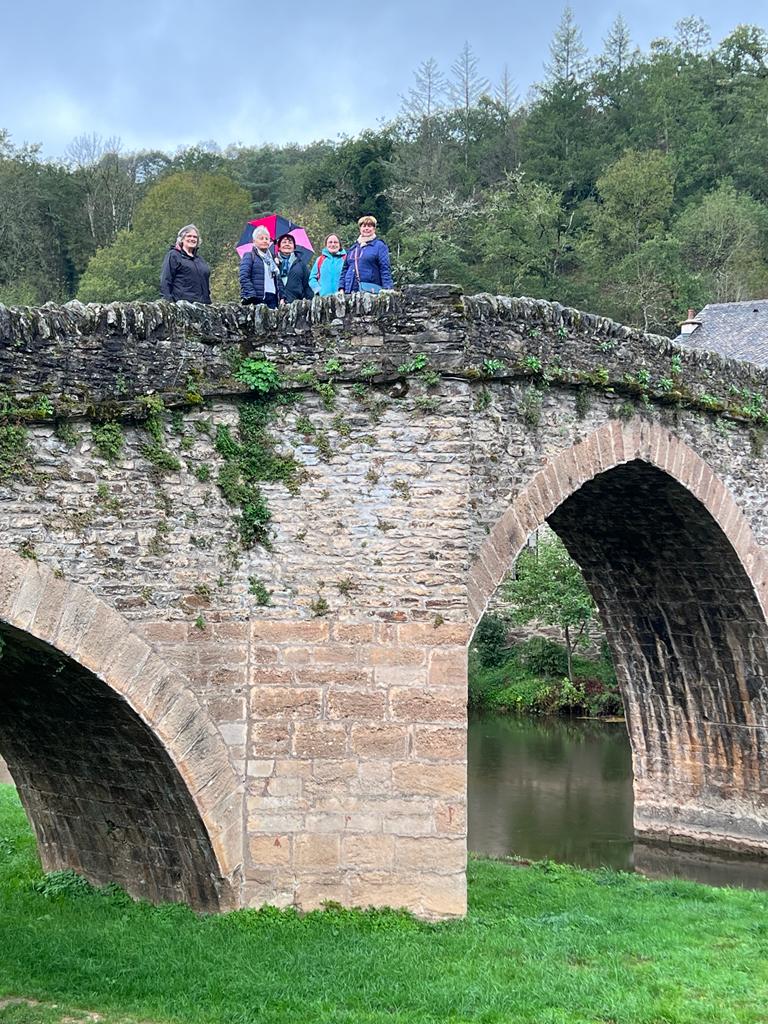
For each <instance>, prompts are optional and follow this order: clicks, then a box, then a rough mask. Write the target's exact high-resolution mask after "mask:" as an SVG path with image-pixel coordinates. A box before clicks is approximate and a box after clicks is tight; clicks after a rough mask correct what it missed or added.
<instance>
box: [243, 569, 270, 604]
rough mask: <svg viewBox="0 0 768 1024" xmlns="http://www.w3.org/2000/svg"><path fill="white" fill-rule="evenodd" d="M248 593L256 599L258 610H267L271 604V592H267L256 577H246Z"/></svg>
mask: <svg viewBox="0 0 768 1024" xmlns="http://www.w3.org/2000/svg"><path fill="white" fill-rule="evenodd" d="M248 593H249V594H252V595H253V596H254V597H255V598H256V604H257V605H259V607H260V608H268V607H269V606H270V605H271V604H272V591H271V590H267V588H266V586H265V584H264V583H263V582H262V581H261V580H260V579H259V578H258V576H249V577H248Z"/></svg>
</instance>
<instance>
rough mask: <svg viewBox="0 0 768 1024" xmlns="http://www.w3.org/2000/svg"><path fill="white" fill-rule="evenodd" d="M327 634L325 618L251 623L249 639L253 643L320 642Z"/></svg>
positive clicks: (326, 638) (325, 641)
mask: <svg viewBox="0 0 768 1024" xmlns="http://www.w3.org/2000/svg"><path fill="white" fill-rule="evenodd" d="M329 636H330V626H329V624H328V622H327V620H325V619H312V620H311V621H308V620H302V621H292V622H291V621H289V622H275V621H270V620H263V621H261V622H252V623H251V641H252V643H255V644H264V643H267V644H299V643H306V644H322V643H327V641H328V639H329Z"/></svg>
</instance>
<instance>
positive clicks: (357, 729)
mask: <svg viewBox="0 0 768 1024" xmlns="http://www.w3.org/2000/svg"><path fill="white" fill-rule="evenodd" d="M349 749H350V752H351V753H353V754H357V755H358V756H359V757H365V758H369V757H372V758H381V757H389V758H395V757H404V756H405V754H406V751H407V749H408V729H407V727H406V726H403V725H353V726H352V729H351V732H350V744H349Z"/></svg>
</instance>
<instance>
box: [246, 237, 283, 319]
mask: <svg viewBox="0 0 768 1024" xmlns="http://www.w3.org/2000/svg"><path fill="white" fill-rule="evenodd" d="M271 244H272V239H271V237H270V234H269V231H268V230H267V229H266V228H265V227H264V226H263V225H262V226H259V227H257V228H256V230H255V231H254V232H253V249H251V250H250V251H249V252H246V253H244V254H243V258H242V259H241V260H240V298H241V301H242V303H243V305H244V306H247V305H254V306H258V305H262V304H263V305H265V306H269V308H270V309H275V308H276V307H277V305H278V303H280V302H282V301H283V284H282V281H281V280H280V272H279V270H278V268H277V264H276V263H275V261H274V259H273V258H272V253H271V252H270V251H269V247H270V245H271Z"/></svg>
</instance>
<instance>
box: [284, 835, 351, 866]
mask: <svg viewBox="0 0 768 1024" xmlns="http://www.w3.org/2000/svg"><path fill="white" fill-rule="evenodd" d="M340 860H341V840H340V838H339V836H338V835H333V834H332V833H327V832H315V833H312V832H304V833H302V835H299V836H296V838H295V841H294V865H295V867H296V868H316V869H318V868H319V869H322V870H324V871H331V870H332V871H337V870H338V868H339V862H340Z"/></svg>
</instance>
